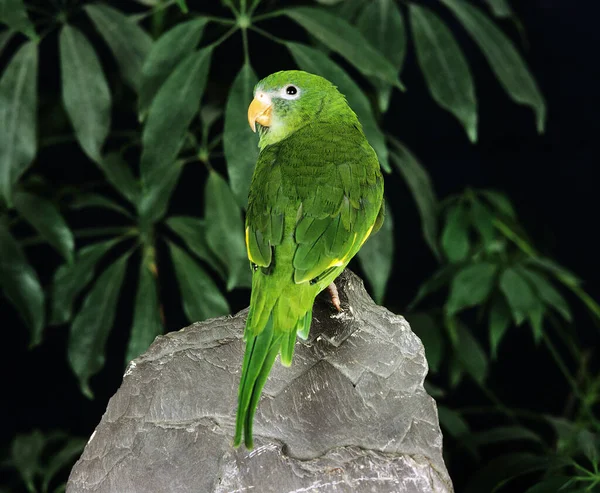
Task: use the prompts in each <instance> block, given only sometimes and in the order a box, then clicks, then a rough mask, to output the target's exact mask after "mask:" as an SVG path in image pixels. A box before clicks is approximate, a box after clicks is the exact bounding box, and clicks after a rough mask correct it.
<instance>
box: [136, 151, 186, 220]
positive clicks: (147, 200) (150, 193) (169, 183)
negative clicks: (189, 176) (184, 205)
mask: <svg viewBox="0 0 600 493" xmlns="http://www.w3.org/2000/svg"><path fill="white" fill-rule="evenodd" d="M182 170H183V164H182V163H181V162H180V161H176V162H174V163H172V164H171V166H169V167H167V168H166V169H165V170H164V172H163V176H162V179H161V180H160V181H158V182H156V183H154V184H153V185H152V186H151V187H150V188H147V189H146V190H143V191H142V195H141V197H140V201H139V203H138V214H139V215H140V223H141V224H142V226H144V225H148V224H152V223H154V222H156V221H158V220H160V219H162V218H163V216H164V215H165V214H166V212H167V208H168V207H169V201H170V199H171V195H172V194H173V191H174V190H175V187H176V186H177V182H178V181H179V176H180V175H181V171H182Z"/></svg>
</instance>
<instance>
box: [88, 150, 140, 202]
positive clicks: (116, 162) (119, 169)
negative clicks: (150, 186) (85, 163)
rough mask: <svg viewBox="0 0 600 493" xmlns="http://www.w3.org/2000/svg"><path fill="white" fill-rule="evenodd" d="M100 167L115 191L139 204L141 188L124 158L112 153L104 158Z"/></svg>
mask: <svg viewBox="0 0 600 493" xmlns="http://www.w3.org/2000/svg"><path fill="white" fill-rule="evenodd" d="M98 165H99V166H100V168H101V169H102V171H103V172H104V176H106V179H107V180H108V181H109V182H110V183H111V184H112V185H113V186H114V187H115V189H116V190H117V191H118V192H119V193H120V194H121V195H123V197H125V198H126V199H127V200H129V202H131V203H132V204H137V202H138V200H139V195H140V186H139V183H138V182H137V180H136V178H135V177H134V176H133V173H132V172H131V169H130V168H129V165H128V164H127V161H125V159H123V156H122V155H121V154H119V153H117V152H111V153H110V154H107V155H106V156H104V158H103V159H102V160H101V161H100V162H99V163H98Z"/></svg>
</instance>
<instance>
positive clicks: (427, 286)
mask: <svg viewBox="0 0 600 493" xmlns="http://www.w3.org/2000/svg"><path fill="white" fill-rule="evenodd" d="M457 270H458V266H456V265H454V264H448V265H444V266H443V267H440V268H439V269H438V270H437V271H436V272H435V273H434V274H433V275H432V276H431V277H430V278H429V279H427V280H426V281H425V282H424V283H423V284H421V286H420V287H419V291H417V295H416V296H415V298H414V299H413V300H412V301H411V302H410V304H409V305H408V307H407V310H408V311H411V310H412V309H413V308H414V307H415V305H416V304H417V303H419V302H420V301H422V300H423V298H425V297H426V296H428V295H430V294H431V293H435V292H436V291H439V290H440V289H441V288H443V287H444V286H446V285H447V284H450V281H451V280H452V278H453V277H454V275H455V274H456V272H457Z"/></svg>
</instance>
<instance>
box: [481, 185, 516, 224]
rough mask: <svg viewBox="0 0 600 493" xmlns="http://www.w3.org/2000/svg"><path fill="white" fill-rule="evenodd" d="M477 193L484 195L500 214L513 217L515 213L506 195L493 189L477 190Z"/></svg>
mask: <svg viewBox="0 0 600 493" xmlns="http://www.w3.org/2000/svg"><path fill="white" fill-rule="evenodd" d="M479 193H480V194H481V195H482V196H483V197H485V199H486V200H487V201H488V202H489V203H490V205H492V207H493V208H494V209H495V210H496V212H499V213H500V214H502V215H504V216H506V217H509V218H511V219H515V218H516V217H517V213H516V212H515V209H514V207H513V206H512V203H511V202H510V200H509V199H508V197H507V196H506V195H504V194H503V193H500V192H496V191H495V190H479Z"/></svg>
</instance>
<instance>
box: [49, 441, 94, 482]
mask: <svg viewBox="0 0 600 493" xmlns="http://www.w3.org/2000/svg"><path fill="white" fill-rule="evenodd" d="M86 442H87V440H85V439H84V438H69V439H68V440H67V442H66V443H65V444H64V445H63V446H62V447H61V448H60V449H59V450H58V451H57V452H55V453H53V454H52V457H51V458H50V460H49V461H48V464H47V465H46V466H45V467H44V469H43V472H42V492H43V493H47V492H48V491H49V488H50V482H51V481H52V479H53V478H54V477H55V476H56V475H57V474H58V473H59V472H60V471H61V470H63V469H66V468H71V467H73V465H74V463H75V460H76V459H77V457H79V456H80V455H81V452H82V451H83V449H84V447H85V445H86Z"/></svg>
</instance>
